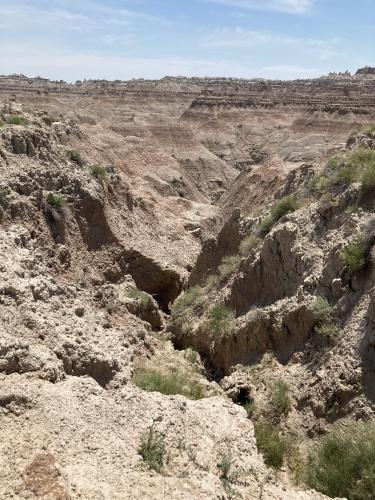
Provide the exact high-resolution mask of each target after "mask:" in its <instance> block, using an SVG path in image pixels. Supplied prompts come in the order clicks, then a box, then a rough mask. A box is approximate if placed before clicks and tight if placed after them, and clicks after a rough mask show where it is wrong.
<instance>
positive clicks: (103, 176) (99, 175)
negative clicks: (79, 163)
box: [90, 164, 107, 183]
mask: <svg viewBox="0 0 375 500" xmlns="http://www.w3.org/2000/svg"><path fill="white" fill-rule="evenodd" d="M90 172H91V173H92V175H93V176H94V177H96V179H97V180H98V181H99V182H101V183H104V182H105V181H106V180H107V169H106V168H105V167H104V166H103V165H100V164H95V165H90Z"/></svg>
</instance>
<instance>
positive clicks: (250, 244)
mask: <svg viewBox="0 0 375 500" xmlns="http://www.w3.org/2000/svg"><path fill="white" fill-rule="evenodd" d="M260 241H261V240H260V239H259V238H258V236H256V235H255V234H253V233H251V234H248V235H247V236H246V237H245V238H244V239H243V240H242V241H241V244H240V254H241V255H242V256H246V255H249V253H250V251H251V250H253V249H254V248H257V246H259V244H260Z"/></svg>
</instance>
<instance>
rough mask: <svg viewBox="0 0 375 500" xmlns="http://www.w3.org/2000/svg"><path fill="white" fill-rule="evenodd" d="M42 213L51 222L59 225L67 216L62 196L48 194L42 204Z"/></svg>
mask: <svg viewBox="0 0 375 500" xmlns="http://www.w3.org/2000/svg"><path fill="white" fill-rule="evenodd" d="M44 211H45V213H46V214H47V216H48V217H49V219H50V221H51V222H54V223H60V222H62V221H63V220H64V219H66V218H67V217H68V215H69V210H68V208H67V207H66V205H65V200H64V198H63V197H62V196H59V195H57V194H53V193H49V194H48V196H47V198H46V200H45V202H44Z"/></svg>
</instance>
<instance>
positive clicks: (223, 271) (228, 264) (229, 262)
mask: <svg viewBox="0 0 375 500" xmlns="http://www.w3.org/2000/svg"><path fill="white" fill-rule="evenodd" d="M240 260H241V258H240V256H239V255H231V256H230V257H224V258H223V260H222V261H221V264H220V266H219V276H220V279H221V280H222V281H224V280H226V279H227V278H229V276H230V275H231V274H233V273H234V271H235V270H236V268H237V266H238V264H239V262H240Z"/></svg>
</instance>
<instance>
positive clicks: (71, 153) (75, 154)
mask: <svg viewBox="0 0 375 500" xmlns="http://www.w3.org/2000/svg"><path fill="white" fill-rule="evenodd" d="M67 155H68V158H69V159H70V160H71V161H73V162H74V163H77V165H79V166H80V167H82V166H83V164H84V163H85V162H84V160H83V158H82V155H81V153H80V152H79V151H77V150H76V149H69V150H68V151H67Z"/></svg>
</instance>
